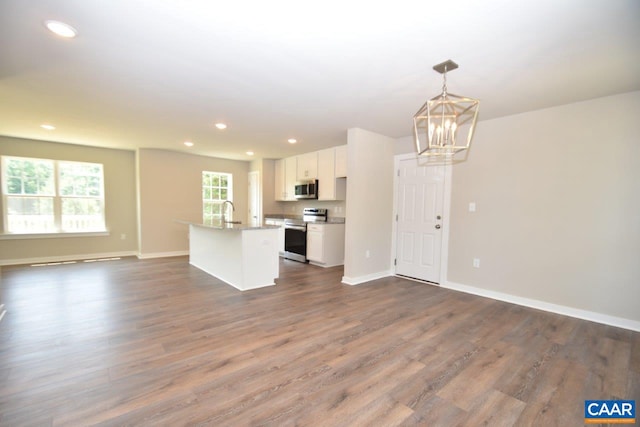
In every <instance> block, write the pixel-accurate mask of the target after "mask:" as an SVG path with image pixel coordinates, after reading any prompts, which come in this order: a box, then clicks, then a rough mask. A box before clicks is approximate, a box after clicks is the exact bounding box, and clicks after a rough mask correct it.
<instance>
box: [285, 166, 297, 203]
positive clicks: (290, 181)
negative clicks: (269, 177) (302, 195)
mask: <svg viewBox="0 0 640 427" xmlns="http://www.w3.org/2000/svg"><path fill="white" fill-rule="evenodd" d="M284 162H285V173H284V182H285V189H284V193H285V195H284V200H296V192H295V186H296V158H295V157H287V158H286V159H284Z"/></svg>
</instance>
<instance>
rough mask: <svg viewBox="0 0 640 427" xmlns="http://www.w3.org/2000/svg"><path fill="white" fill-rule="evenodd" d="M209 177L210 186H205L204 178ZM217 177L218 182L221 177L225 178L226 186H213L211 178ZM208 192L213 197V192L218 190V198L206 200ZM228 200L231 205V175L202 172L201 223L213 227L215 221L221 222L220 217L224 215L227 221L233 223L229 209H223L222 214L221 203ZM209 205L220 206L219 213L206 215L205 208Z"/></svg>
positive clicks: (231, 212)
mask: <svg viewBox="0 0 640 427" xmlns="http://www.w3.org/2000/svg"><path fill="white" fill-rule="evenodd" d="M207 175H208V176H209V179H210V182H211V184H210V185H205V176H207ZM215 176H217V177H218V182H220V179H221V178H222V177H225V178H226V180H227V185H226V186H224V187H223V186H222V185H213V178H214V177H215ZM207 189H209V190H210V194H211V196H213V193H214V190H215V189H217V190H219V193H218V194H219V197H218V198H217V199H216V198H213V197H210V198H208V199H207V198H206V197H205V195H206V190H207ZM222 189H224V190H226V194H227V197H226V199H222ZM226 200H228V201H230V202H232V203H233V174H231V173H228V172H215V171H202V223H203V224H206V225H213V223H214V222H216V221H221V220H222V215H223V214H224V215H225V218H226V220H227V221H233V210H231V211H229V207H228V206H227V207H225V210H226V212H222V205H223V203H224V202H225V201H226ZM209 204H211V205H212V206H215V205H217V206H220V213H207V212H206V208H207V205H209Z"/></svg>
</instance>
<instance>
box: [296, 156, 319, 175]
mask: <svg viewBox="0 0 640 427" xmlns="http://www.w3.org/2000/svg"><path fill="white" fill-rule="evenodd" d="M296 177H297V179H298V181H307V180H310V179H317V178H318V153H317V152H313V153H306V154H301V155H299V156H298V170H297V174H296Z"/></svg>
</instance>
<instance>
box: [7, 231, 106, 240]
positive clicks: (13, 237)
mask: <svg viewBox="0 0 640 427" xmlns="http://www.w3.org/2000/svg"><path fill="white" fill-rule="evenodd" d="M108 235H109V232H108V231H106V230H105V231H82V232H77V233H72V232H67V233H7V234H0V240H23V239H59V238H64V237H99V236H108Z"/></svg>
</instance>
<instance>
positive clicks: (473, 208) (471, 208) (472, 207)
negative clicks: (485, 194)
mask: <svg viewBox="0 0 640 427" xmlns="http://www.w3.org/2000/svg"><path fill="white" fill-rule="evenodd" d="M475 211H476V202H470V203H469V212H475Z"/></svg>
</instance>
